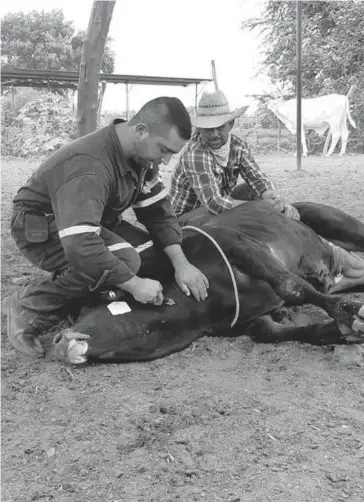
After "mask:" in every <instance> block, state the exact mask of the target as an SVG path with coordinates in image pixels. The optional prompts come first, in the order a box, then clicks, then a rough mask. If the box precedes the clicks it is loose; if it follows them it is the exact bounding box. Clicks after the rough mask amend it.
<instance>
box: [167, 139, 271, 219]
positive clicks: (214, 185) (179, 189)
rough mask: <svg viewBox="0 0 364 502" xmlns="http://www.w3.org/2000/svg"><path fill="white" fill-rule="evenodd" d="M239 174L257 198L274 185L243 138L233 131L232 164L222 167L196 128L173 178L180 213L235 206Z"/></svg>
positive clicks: (174, 198) (174, 202) (173, 194)
mask: <svg viewBox="0 0 364 502" xmlns="http://www.w3.org/2000/svg"><path fill="white" fill-rule="evenodd" d="M239 174H240V176H241V177H242V178H243V180H245V181H246V182H247V183H248V184H249V186H250V187H251V189H252V190H253V192H254V194H255V195H256V197H257V198H260V197H261V196H262V194H263V193H264V192H265V191H266V190H269V189H274V186H273V184H272V183H271V182H270V181H269V179H268V178H267V176H266V175H265V174H264V173H262V171H261V170H260V168H259V166H258V164H257V163H256V161H255V160H254V158H253V156H252V155H251V153H250V150H249V148H248V145H247V143H246V142H245V141H243V140H242V139H241V138H239V137H238V136H235V135H234V134H232V135H231V146H230V154H229V160H228V164H227V166H226V167H221V166H220V165H219V164H218V163H217V162H216V161H215V159H214V156H213V155H212V153H211V151H210V150H209V149H208V148H207V146H206V145H205V144H204V143H203V141H202V139H201V137H200V134H199V133H197V132H196V133H195V134H194V135H193V136H192V138H191V140H190V141H189V142H188V143H187V144H186V145H185V147H184V148H183V149H182V150H181V152H180V154H179V157H178V161H177V165H176V168H175V170H174V173H173V175H172V179H171V188H170V193H169V195H170V199H171V202H172V205H173V208H174V210H175V212H176V215H177V216H181V215H182V214H184V213H187V212H189V211H192V210H193V209H196V208H198V207H200V206H205V207H206V209H208V210H209V212H210V213H213V214H218V213H221V212H223V211H225V210H226V209H231V208H232V206H233V199H232V197H231V193H232V191H233V189H234V188H235V186H236V184H237V182H238V178H239Z"/></svg>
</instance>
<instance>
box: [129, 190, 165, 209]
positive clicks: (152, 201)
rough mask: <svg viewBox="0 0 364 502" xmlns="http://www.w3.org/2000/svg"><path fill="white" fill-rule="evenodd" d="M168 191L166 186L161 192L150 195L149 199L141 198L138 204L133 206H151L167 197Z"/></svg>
mask: <svg viewBox="0 0 364 502" xmlns="http://www.w3.org/2000/svg"><path fill="white" fill-rule="evenodd" d="M167 195H168V192H167V190H166V189H165V188H163V190H161V191H160V192H159V193H157V194H156V195H154V196H153V197H150V198H149V199H145V200H141V201H139V202H137V203H136V204H134V205H133V207H136V208H139V207H147V206H151V205H152V204H155V203H156V202H158V201H160V200H162V199H164V197H167Z"/></svg>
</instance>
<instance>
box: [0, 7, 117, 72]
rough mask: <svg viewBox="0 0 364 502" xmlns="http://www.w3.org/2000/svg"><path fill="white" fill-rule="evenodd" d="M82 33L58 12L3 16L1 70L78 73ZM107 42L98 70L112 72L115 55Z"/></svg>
mask: <svg viewBox="0 0 364 502" xmlns="http://www.w3.org/2000/svg"><path fill="white" fill-rule="evenodd" d="M84 38H85V32H84V31H76V30H75V27H74V24H73V22H72V21H66V20H65V18H64V14H63V11H62V10H60V9H55V10H52V11H51V12H45V11H44V10H42V11H41V12H38V11H36V10H33V11H31V12H30V13H24V12H17V13H9V14H6V15H5V16H4V18H3V19H2V23H1V44H2V54H1V66H2V68H3V69H4V68H23V69H27V68H28V69H32V70H59V71H62V70H63V71H72V70H74V71H78V69H79V66H80V61H81V55H82V49H83V41H84ZM111 41H112V39H111V38H108V40H107V43H106V46H105V52H104V57H103V60H102V65H101V69H102V71H103V72H104V73H112V71H113V70H114V59H115V55H114V53H113V51H112V50H111V48H110V43H111Z"/></svg>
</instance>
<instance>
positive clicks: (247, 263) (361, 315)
mask: <svg viewBox="0 0 364 502" xmlns="http://www.w3.org/2000/svg"><path fill="white" fill-rule="evenodd" d="M210 233H211V234H214V235H213V236H214V237H215V238H216V239H217V241H218V242H219V243H220V245H221V246H222V247H223V249H224V251H225V252H226V254H227V256H228V257H229V258H230V260H231V262H232V264H233V265H235V266H236V267H237V268H238V269H239V270H240V272H242V273H245V274H251V275H252V276H253V277H255V278H257V279H260V280H264V281H266V282H267V283H268V284H269V285H270V286H271V287H272V288H273V290H274V291H275V293H276V294H277V295H278V296H279V297H280V298H282V299H283V300H284V301H285V302H287V303H288V304H291V305H304V304H306V303H311V304H312V305H317V306H318V307H321V308H322V309H323V310H325V311H326V312H327V313H328V314H329V316H331V317H332V318H333V319H334V320H336V321H337V323H338V324H339V326H340V328H341V331H342V332H343V333H344V334H346V333H349V332H350V333H351V332H352V331H353V332H358V333H362V334H363V335H362V336H363V340H364V305H363V304H362V303H360V302H357V301H351V300H347V299H346V298H343V297H341V296H330V295H327V294H323V293H320V292H319V291H317V290H316V289H315V288H314V287H313V286H311V284H309V283H308V282H306V281H305V280H304V279H302V278H301V277H298V276H297V275H295V274H293V273H292V272H290V271H289V270H288V269H287V268H286V267H285V266H284V265H283V264H282V263H281V262H279V261H278V260H277V259H276V258H275V257H274V256H273V255H272V253H271V251H270V249H269V248H268V247H267V246H265V245H263V244H261V243H259V242H257V241H254V240H252V239H249V238H248V237H246V236H244V235H242V234H240V233H238V232H236V231H234V230H230V229H224V231H223V232H222V231H221V229H217V228H216V229H215V228H211V229H210ZM232 244H233V245H232Z"/></svg>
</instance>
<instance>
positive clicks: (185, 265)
mask: <svg viewBox="0 0 364 502" xmlns="http://www.w3.org/2000/svg"><path fill="white" fill-rule="evenodd" d="M164 252H165V253H166V255H167V256H168V258H169V259H170V260H171V262H172V265H173V268H174V271H175V275H174V278H175V279H176V282H177V284H178V286H179V287H180V288H181V290H182V291H183V292H184V293H185V294H186V295H187V296H189V295H190V294H191V293H192V294H193V296H194V298H195V299H196V300H197V301H198V302H199V301H200V300H205V299H206V298H207V289H208V287H209V281H208V280H207V277H206V276H205V275H204V274H203V273H202V272H201V271H200V270H199V269H198V268H196V267H195V266H193V265H192V264H191V263H190V262H189V261H188V260H187V258H186V256H185V254H184V252H183V250H182V248H181V246H180V245H179V244H171V245H170V246H167V247H165V248H164Z"/></svg>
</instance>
